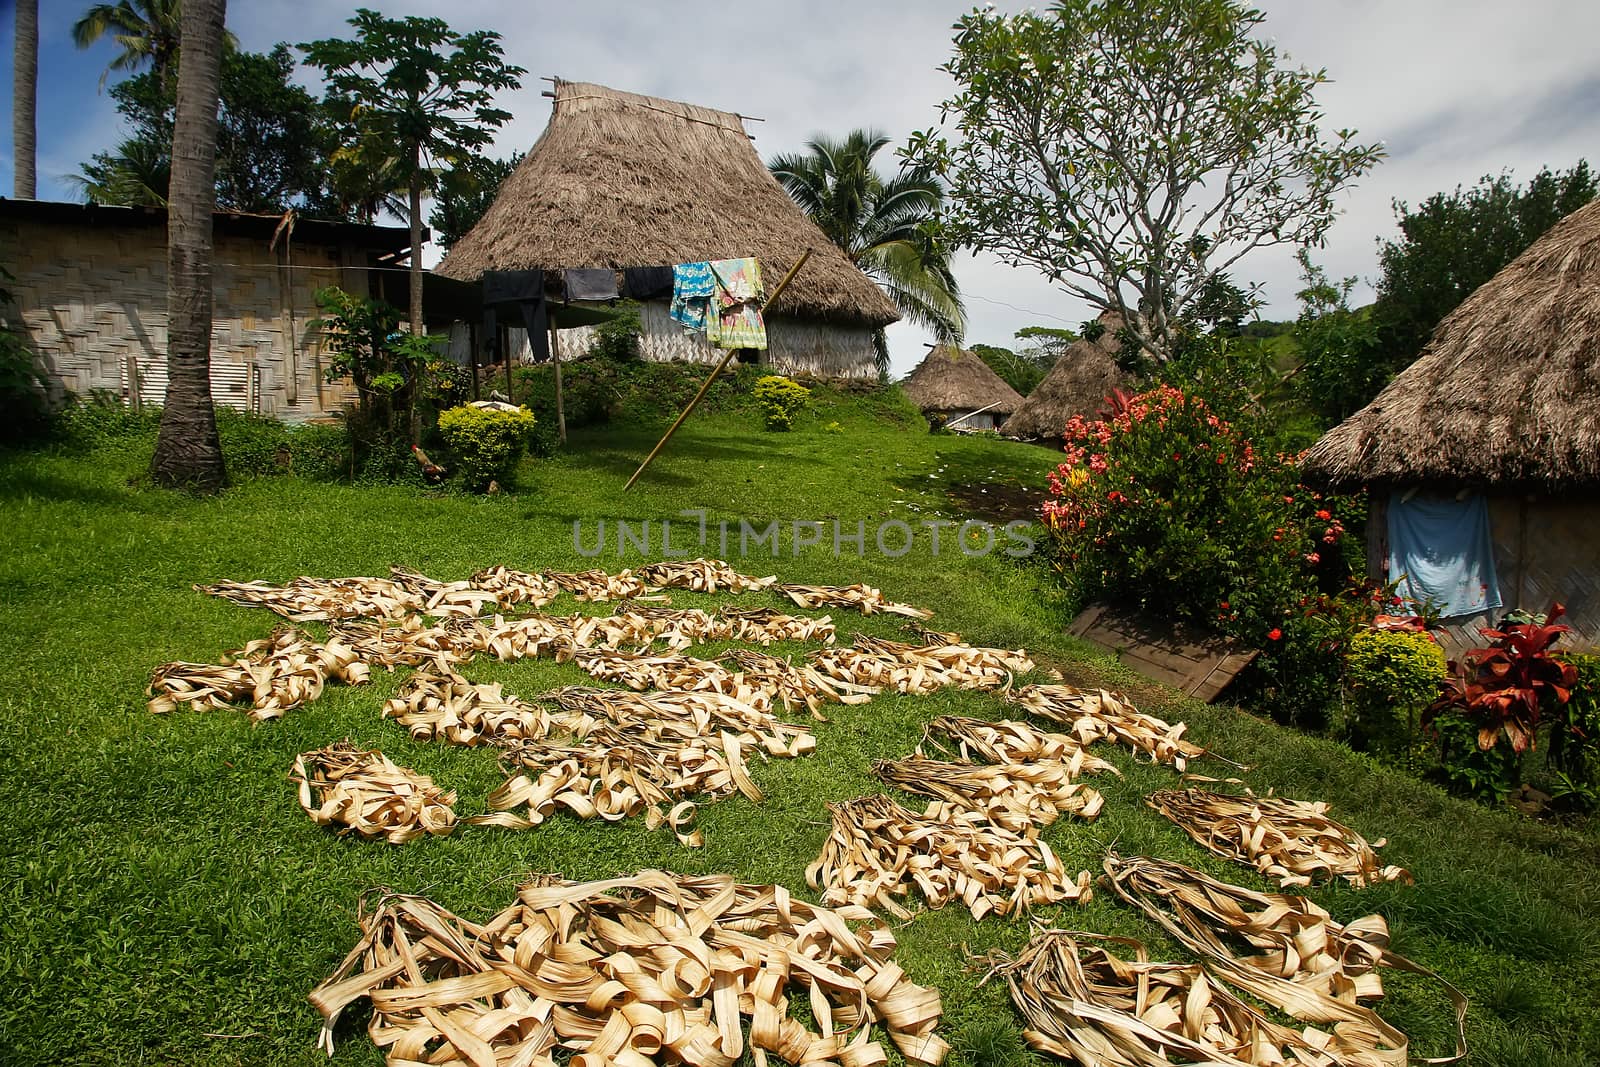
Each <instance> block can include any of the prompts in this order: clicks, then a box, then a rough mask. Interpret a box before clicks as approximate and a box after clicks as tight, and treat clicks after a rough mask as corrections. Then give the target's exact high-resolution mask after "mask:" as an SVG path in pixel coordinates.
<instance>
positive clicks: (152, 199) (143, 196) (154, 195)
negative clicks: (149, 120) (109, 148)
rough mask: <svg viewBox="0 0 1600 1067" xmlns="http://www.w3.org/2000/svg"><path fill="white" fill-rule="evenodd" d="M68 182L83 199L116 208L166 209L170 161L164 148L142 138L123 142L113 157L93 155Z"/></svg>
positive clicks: (107, 154)
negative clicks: (73, 185)
mask: <svg viewBox="0 0 1600 1067" xmlns="http://www.w3.org/2000/svg"><path fill="white" fill-rule="evenodd" d="M80 170H81V173H79V174H75V175H73V176H72V177H71V178H70V179H69V180H70V181H73V182H75V183H77V186H78V188H79V189H80V190H81V191H82V193H83V198H84V199H85V200H88V201H90V202H91V203H95V204H113V205H116V206H118V207H166V206H167V191H168V189H169V188H170V187H171V185H172V157H171V155H169V154H168V152H167V148H166V146H165V145H161V144H156V143H155V142H153V141H147V140H144V139H143V138H135V139H134V140H131V141H123V142H122V144H120V145H118V146H117V150H116V151H115V152H114V153H107V152H96V153H95V156H94V159H93V160H92V161H90V162H88V163H85V164H83V165H82V167H81V168H80Z"/></svg>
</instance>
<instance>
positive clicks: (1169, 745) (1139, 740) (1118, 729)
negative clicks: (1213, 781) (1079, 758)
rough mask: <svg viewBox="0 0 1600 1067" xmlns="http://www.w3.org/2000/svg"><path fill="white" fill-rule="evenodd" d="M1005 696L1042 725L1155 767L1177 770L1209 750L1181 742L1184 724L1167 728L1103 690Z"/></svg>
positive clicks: (1053, 688)
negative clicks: (1121, 749)
mask: <svg viewBox="0 0 1600 1067" xmlns="http://www.w3.org/2000/svg"><path fill="white" fill-rule="evenodd" d="M1001 696H1002V697H1003V698H1004V699H1005V700H1006V701H1008V702H1010V703H1012V704H1015V705H1017V706H1018V707H1021V708H1025V709H1026V710H1028V711H1030V712H1032V713H1033V714H1035V715H1037V716H1039V717H1040V718H1041V719H1048V720H1050V721H1051V722H1055V723H1060V724H1061V725H1063V726H1066V727H1068V728H1069V729H1070V730H1072V732H1073V733H1075V734H1077V735H1078V738H1079V739H1080V740H1081V741H1083V742H1084V743H1085V744H1088V743H1089V742H1092V741H1111V742H1114V743H1117V744H1122V745H1127V746H1129V747H1130V748H1133V749H1135V750H1137V751H1139V752H1143V753H1145V754H1146V755H1148V756H1149V757H1150V759H1151V761H1152V762H1155V763H1170V764H1172V765H1173V766H1174V767H1176V768H1177V769H1178V770H1180V771H1181V770H1183V769H1184V768H1186V767H1187V766H1188V761H1189V760H1191V759H1194V758H1196V757H1198V756H1204V755H1206V754H1207V753H1206V750H1205V749H1203V748H1201V747H1200V746H1199V745H1197V744H1195V743H1193V742H1192V741H1185V740H1184V739H1183V732H1184V730H1186V729H1188V727H1187V726H1186V725H1185V724H1184V723H1181V722H1180V723H1177V724H1176V725H1174V724H1172V723H1167V722H1163V721H1162V720H1160V719H1158V718H1156V717H1155V716H1153V715H1146V714H1145V713H1144V712H1142V711H1140V710H1139V709H1138V708H1135V707H1134V706H1133V704H1131V703H1130V702H1129V701H1128V699H1127V698H1126V697H1124V696H1122V695H1120V694H1118V693H1108V692H1106V691H1105V690H1104V689H1101V690H1098V691H1096V692H1092V693H1091V692H1085V691H1084V690H1082V689H1077V688H1075V687H1073V686H1070V685H1059V684H1058V685H1025V686H1021V687H1019V688H1017V689H1012V690H1008V691H1007V692H1005V693H1002V694H1001Z"/></svg>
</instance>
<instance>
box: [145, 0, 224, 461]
mask: <svg viewBox="0 0 1600 1067" xmlns="http://www.w3.org/2000/svg"><path fill="white" fill-rule="evenodd" d="M225 7H226V0H185V3H184V5H183V14H182V16H181V17H182V19H183V22H182V28H183V30H182V33H183V37H182V41H183V45H182V53H181V58H180V59H179V61H178V112H177V120H176V123H175V125H174V127H173V133H172V186H171V193H170V195H169V196H168V199H167V398H166V406H165V407H164V408H163V409H162V411H161V432H160V435H159V436H158V437H157V439H156V454H155V457H154V458H153V459H152V460H151V462H150V474H151V477H153V478H154V479H155V481H156V482H157V484H160V485H166V486H178V487H183V488H189V489H195V490H199V491H202V492H212V491H214V490H216V489H219V488H221V487H222V484H223V481H224V478H225V474H224V470H223V465H222V445H221V443H220V442H219V441H218V439H217V419H216V410H215V408H213V407H212V402H211V300H212V294H211V284H212V283H211V243H212V242H211V236H212V235H211V226H212V222H211V215H212V210H213V209H214V207H215V205H216V196H217V191H216V155H217V94H218V89H219V84H220V81H221V68H222V34H223V19H224V9H225Z"/></svg>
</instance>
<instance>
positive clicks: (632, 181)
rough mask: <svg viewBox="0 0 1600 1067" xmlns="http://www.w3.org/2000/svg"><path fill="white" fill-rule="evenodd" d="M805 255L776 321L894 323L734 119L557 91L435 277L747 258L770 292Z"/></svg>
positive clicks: (619, 96)
mask: <svg viewBox="0 0 1600 1067" xmlns="http://www.w3.org/2000/svg"><path fill="white" fill-rule="evenodd" d="M807 248H810V249H812V250H813V251H812V254H811V259H810V261H809V262H808V263H807V264H806V266H805V269H804V270H802V271H801V272H800V273H799V274H798V275H797V276H796V277H795V279H794V281H793V283H791V285H790V286H789V288H788V290H787V291H786V292H785V293H784V294H783V296H782V297H780V298H779V300H778V303H777V305H776V306H774V307H773V308H772V312H773V313H774V314H777V315H790V316H794V317H804V318H821V319H829V320H833V321H838V322H843V323H851V324H859V325H863V326H870V327H878V326H885V325H887V324H889V323H891V322H893V321H895V320H896V319H898V318H899V317H900V315H899V312H898V311H897V310H896V309H895V306H894V304H892V303H891V302H890V301H889V298H888V297H886V296H885V295H884V294H883V291H882V290H880V289H879V288H878V287H877V286H876V285H875V284H873V282H872V280H871V279H869V278H868V277H867V276H866V275H865V274H863V273H861V271H860V269H859V268H857V267H856V265H855V264H854V263H852V262H851V261H850V260H849V258H848V257H847V256H845V254H844V253H843V252H841V251H840V250H839V249H838V248H837V247H836V246H835V245H834V244H833V243H832V242H830V241H829V240H828V238H827V237H826V236H825V235H824V234H823V232H822V231H821V230H820V229H818V228H817V226H816V224H815V223H813V222H812V221H811V220H810V219H809V218H807V217H806V215H805V213H804V212H802V211H801V210H800V209H799V208H798V207H797V206H795V203H794V201H792V200H790V199H789V195H788V194H787V193H785V192H784V191H783V188H782V186H780V185H779V184H778V183H777V181H776V180H775V179H774V178H773V177H772V175H771V174H770V173H769V172H768V171H767V167H766V164H764V163H763V162H762V161H761V157H760V156H759V155H758V154H757V153H756V150H755V148H754V147H753V146H752V145H751V143H750V139H749V137H747V136H746V134H745V130H744V126H743V124H742V123H741V121H740V119H739V116H737V115H735V114H732V113H730V112H726V111H715V110H713V109H711V108H706V107H696V106H694V105H692V104H682V103H677V102H676V101H672V100H659V99H656V98H655V97H650V96H640V95H638V94H635V93H624V92H619V91H617V90H615V89H608V88H606V87H605V86H603V85H590V84H587V83H584V82H567V81H558V82H556V87H555V106H554V109H553V110H552V112H551V115H550V123H549V125H548V126H546V127H545V131H544V134H543V135H542V136H541V137H540V138H539V141H538V143H537V144H535V145H534V146H533V149H532V150H531V151H530V152H529V153H528V154H527V156H526V157H525V158H524V159H523V160H522V162H521V163H519V164H518V165H517V169H516V170H515V171H513V172H512V174H511V176H510V177H509V178H507V179H506V181H505V184H504V185H502V186H501V187H500V192H499V195H498V196H496V197H495V200H494V203H493V204H492V205H490V207H489V210H488V211H486V212H484V215H483V218H482V219H481V220H479V222H478V224H477V225H476V226H474V227H473V228H472V230H471V231H470V232H468V233H467V234H466V235H465V236H463V237H462V238H461V239H460V240H459V241H457V242H456V244H455V246H454V247H453V248H451V249H450V253H449V254H448V255H447V256H445V258H444V261H443V262H441V263H440V264H439V267H438V273H440V274H443V275H445V276H447V277H450V278H456V279H460V280H465V281H473V280H476V279H477V278H479V277H481V276H482V275H483V273H484V271H488V270H522V269H529V268H535V267H539V268H544V269H546V270H549V269H557V268H564V267H616V268H620V267H642V266H654V265H657V264H668V263H683V262H687V261H693V260H703V259H725V258H733V257H737V256H756V257H758V258H759V259H760V260H761V267H762V271H763V274H764V276H765V280H766V283H767V285H768V286H769V287H771V286H775V285H776V284H777V283H778V280H779V279H780V278H782V277H783V274H784V272H785V271H787V270H788V269H789V268H790V267H791V266H793V265H794V263H795V261H796V260H798V259H799V258H800V256H801V254H802V253H803V252H804V251H805V250H806V249H807Z"/></svg>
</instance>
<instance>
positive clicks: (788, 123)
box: [0, 0, 1600, 372]
mask: <svg viewBox="0 0 1600 1067" xmlns="http://www.w3.org/2000/svg"><path fill="white" fill-rule="evenodd" d="M367 3H368V4H369V6H374V7H378V8H381V9H382V10H383V11H384V12H385V13H387V14H390V15H402V14H432V15H440V16H442V17H444V18H446V19H448V20H449V21H450V22H451V24H452V25H453V26H454V27H456V28H457V29H461V30H469V29H485V28H487V29H496V30H499V31H500V32H501V33H502V34H503V35H504V36H505V38H506V50H507V53H508V54H509V56H510V57H511V59H512V60H513V61H514V62H516V63H519V64H520V65H522V66H524V67H527V68H528V71H529V74H528V77H527V79H526V84H525V85H524V86H523V88H522V89H521V90H519V91H518V92H516V93H513V94H507V96H506V97H505V98H504V99H503V100H502V101H501V106H503V107H505V108H506V109H507V110H508V111H511V112H512V113H513V114H514V115H515V116H516V118H515V119H514V120H513V122H512V123H510V124H509V125H508V126H507V127H506V128H505V129H504V130H502V131H501V133H500V136H499V139H498V142H497V145H496V151H497V154H505V153H509V152H511V151H514V150H519V149H526V148H527V147H528V146H529V145H531V144H532V143H533V141H534V139H535V138H537V137H538V135H539V132H540V130H542V129H543V127H544V123H545V120H546V118H547V117H548V115H549V110H550V109H549V101H548V100H546V99H545V98H543V97H541V96H540V95H539V94H540V92H541V90H543V89H544V88H546V85H545V83H543V82H541V81H539V80H538V79H539V77H540V76H541V75H560V76H561V77H564V78H570V79H574V80H582V81H597V82H601V83H603V84H606V85H611V86H614V87H616V88H619V89H628V90H633V91H637V92H644V93H650V94H652V95H657V96H665V97H669V98H673V99H679V100H689V101H693V102H695V103H702V104H706V105H708V106H712V107H720V108H725V109H727V110H730V111H738V112H740V113H742V114H746V115H757V116H761V117H762V118H764V119H765V120H766V121H765V122H762V123H757V124H753V125H752V127H751V128H752V130H753V131H754V133H755V135H756V147H757V149H758V150H759V151H760V152H761V153H762V154H763V155H764V156H770V155H773V154H776V153H778V152H783V151H793V150H797V149H799V148H801V147H802V146H803V144H804V142H805V140H806V139H807V137H809V136H810V135H811V134H813V133H816V132H829V133H835V132H841V131H844V130H847V129H850V128H852V127H855V126H876V127H878V128H880V129H883V130H885V131H886V132H888V133H889V134H890V135H891V136H893V137H895V138H897V139H899V138H903V137H904V136H905V135H906V134H907V133H909V132H910V131H911V130H913V129H917V128H921V127H926V126H929V125H932V124H933V123H934V122H935V121H936V120H937V111H936V108H937V105H938V103H939V101H940V100H942V99H944V97H945V96H946V95H947V93H948V90H949V83H948V80H947V79H946V78H945V76H944V75H942V74H940V73H939V72H938V71H937V69H936V68H937V67H938V65H939V64H940V63H941V62H943V61H944V59H945V57H946V56H947V55H948V54H949V50H950V25H951V23H952V22H954V20H955V19H956V18H957V17H958V16H959V15H960V14H961V13H963V12H964V11H966V10H969V9H970V5H969V4H966V3H946V2H942V0H899V2H874V3H862V2H860V0H853V2H845V0H810V2H808V3H806V4H804V5H797V4H795V3H793V2H792V0H791V2H785V3H777V2H769V0H746V2H744V3H741V4H739V5H735V6H733V7H730V6H729V5H727V4H724V3H701V2H695V0H682V2H679V3H675V4H654V3H652V4H643V3H633V4H619V3H614V2H613V3H606V2H601V0H590V2H587V3H584V4H565V3H554V2H550V0H540V2H534V3H530V2H528V0H449V2H448V3H447V2H444V0H409V2H405V3H388V2H383V0H367ZM87 6H88V2H87V0H40V4H39V7H40V12H39V18H40V60H39V79H40V84H39V138H38V139H39V195H40V196H41V197H45V198H53V199H63V200H71V199H76V198H77V192H76V189H75V188H74V187H73V186H72V184H71V183H70V181H69V180H68V176H69V175H71V174H73V173H75V172H76V171H77V169H78V165H79V164H80V163H81V162H83V161H84V160H86V159H88V158H89V156H90V155H91V154H92V153H93V152H95V151H98V150H100V149H103V148H105V147H108V146H110V145H111V144H113V143H115V141H116V140H117V139H118V137H119V129H118V118H117V115H116V112H115V110H114V108H113V106H112V103H111V100H110V98H109V97H107V96H105V95H104V94H101V93H99V92H98V82H99V78H100V75H101V73H102V72H103V71H104V70H105V67H106V64H107V63H108V62H109V60H110V59H111V57H112V55H113V54H114V50H113V48H112V46H110V45H109V44H102V45H100V46H98V47H96V48H94V49H91V50H89V51H82V52H80V51H78V50H77V49H75V48H74V47H73V46H72V41H71V36H70V33H71V24H72V22H73V20H74V19H75V18H77V17H78V16H79V15H80V14H81V13H82V11H83V10H84V9H85V8H86V7H87ZM354 6H355V5H354V4H353V3H352V4H351V5H350V6H349V7H348V8H347V7H346V6H345V5H344V4H343V3H342V2H338V0H231V2H230V4H229V12H228V25H229V27H230V28H231V29H232V30H233V31H234V32H235V33H236V34H237V35H238V36H239V38H240V40H241V42H242V43H243V45H244V47H246V48H249V49H252V50H257V51H261V50H265V49H267V48H269V47H271V45H272V44H273V43H275V42H276V41H279V40H287V41H289V42H290V43H295V42H299V41H305V40H311V39H315V38H317V37H326V36H335V35H339V34H341V33H342V32H343V30H344V28H345V27H344V26H343V20H344V19H345V18H347V17H348V15H349V14H350V12H351V11H352V10H353V9H354ZM1008 6H1011V5H1006V4H1002V5H1001V7H1002V8H1005V7H1008ZM1260 6H1261V7H1262V8H1263V9H1264V10H1265V11H1266V13H1267V24H1266V32H1268V33H1269V34H1270V35H1271V36H1272V37H1273V38H1274V39H1275V41H1276V43H1277V44H1278V45H1279V46H1280V47H1281V48H1283V49H1285V50H1286V51H1287V52H1288V53H1289V54H1290V56H1291V57H1292V58H1293V60H1294V61H1295V62H1297V63H1302V64H1305V65H1307V66H1311V67H1325V68H1327V70H1328V73H1329V75H1330V76H1331V77H1332V78H1333V79H1334V80H1333V83H1332V84H1330V85H1326V86H1324V87H1323V88H1322V90H1321V91H1320V92H1319V95H1318V99H1319V102H1320V103H1321V104H1322V106H1323V109H1324V111H1325V112H1326V115H1327V120H1326V121H1327V124H1328V125H1329V126H1330V127H1344V126H1350V127H1355V128H1356V129H1358V130H1360V132H1361V134H1362V137H1363V139H1365V140H1369V141H1379V140H1381V141H1384V142H1386V144H1387V148H1388V152H1389V159H1388V160H1387V161H1386V162H1385V163H1383V164H1382V165H1381V166H1379V167H1378V168H1377V170H1376V171H1374V172H1373V173H1372V174H1371V175H1370V176H1369V177H1368V178H1367V179H1365V180H1364V181H1363V182H1362V184H1361V185H1360V187H1359V188H1357V189H1355V190H1354V191H1352V192H1350V193H1347V194H1346V195H1345V196H1344V197H1343V198H1342V199H1341V202H1340V210H1341V212H1342V215H1341V217H1340V219H1339V221H1338V222H1337V223H1336V224H1335V226H1334V229H1333V232H1332V234H1331V236H1330V239H1329V242H1328V247H1327V248H1326V249H1325V250H1323V251H1321V252H1320V253H1318V258H1319V259H1320V260H1321V261H1322V262H1323V263H1325V265H1326V266H1327V268H1328V270H1329V271H1330V273H1332V274H1334V275H1335V276H1345V275H1354V276H1356V277H1358V278H1360V279H1362V281H1363V283H1365V282H1367V281H1368V280H1370V279H1371V278H1372V277H1373V276H1374V275H1375V274H1376V271H1377V246H1376V242H1377V240H1378V239H1379V238H1381V237H1386V236H1389V235H1391V234H1392V233H1393V232H1394V227H1393V213H1392V210H1391V207H1390V203H1391V201H1392V200H1396V199H1399V200H1407V201H1413V202H1414V201H1417V200H1420V199H1422V198H1424V197H1426V196H1428V195H1429V194H1431V193H1433V192H1436V191H1439V190H1441V189H1447V188H1451V187H1454V186H1455V185H1457V184H1463V183H1465V184H1470V183H1472V182H1473V181H1475V180H1476V179H1477V178H1479V177H1480V176H1482V175H1484V174H1490V173H1498V172H1500V171H1501V170H1504V169H1510V170H1511V171H1512V172H1513V174H1514V175H1515V176H1516V177H1518V178H1524V177H1527V176H1528V175H1531V174H1532V173H1533V172H1534V171H1536V170H1537V169H1538V168H1539V166H1540V165H1542V164H1546V163H1548V164H1550V165H1551V166H1555V167H1566V166H1568V165H1570V164H1572V163H1573V162H1575V161H1576V160H1578V159H1579V158H1584V157H1587V158H1589V159H1591V160H1592V161H1596V162H1600V64H1596V63H1595V62H1594V58H1593V57H1594V48H1595V42H1596V41H1600V3H1594V2H1592V0H1524V2H1520V3H1517V4H1505V3H1502V2H1498V0H1494V2H1491V0H1315V2H1308V0H1265V2H1262V3H1261V4H1260ZM10 8H11V4H10V2H5V3H3V4H0V10H3V12H4V13H3V15H0V56H4V57H5V59H4V60H3V62H4V63H5V64H6V66H7V68H8V73H9V66H10V56H11V51H12V49H11V27H12V18H11V10H10ZM730 10H736V11H738V12H739V31H738V32H737V33H736V34H733V35H729V36H728V37H727V38H726V39H727V40H729V41H730V42H737V43H730V44H728V45H727V46H726V47H725V48H722V49H716V50H713V51H712V52H709V53H708V52H707V48H708V41H711V40H714V38H713V37H712V36H710V35H708V34H707V33H706V28H707V27H708V26H711V25H713V24H714V22H715V21H716V20H719V19H725V18H726V17H727V13H728V12H729V11H730ZM307 80H308V81H309V80H310V79H309V77H308V78H307ZM6 82H7V83H9V77H8V78H7V79H6ZM9 131H10V123H9V122H8V123H5V124H4V127H3V128H0V137H4V138H5V141H4V144H3V147H0V174H4V176H5V177H4V179H3V184H0V191H4V192H9V190H10V187H11V185H10V178H9V172H10V170H11V146H10V143H9V142H10V134H9ZM1235 273H1236V276H1237V277H1239V278H1240V279H1242V280H1249V281H1255V282H1259V283H1261V284H1262V285H1263V287H1264V290H1263V292H1264V295H1265V297H1266V298H1267V301H1268V305H1267V307H1266V309H1265V311H1264V314H1266V315H1268V316H1269V317H1279V318H1283V317H1291V316H1293V315H1294V313H1295V301H1294V292H1295V289H1296V269H1295V266H1294V263H1293V258H1292V254H1291V253H1290V252H1289V251H1286V250H1277V251H1267V252H1262V253H1258V254H1257V255H1255V256H1253V257H1252V258H1250V259H1247V260H1246V261H1245V262H1244V263H1243V264H1242V265H1241V267H1240V269H1239V270H1238V271H1236V272H1235ZM957 276H958V278H959V280H960V281H961V283H962V286H963V288H964V290H965V291H966V293H967V297H968V307H969V311H970V317H971V327H970V330H969V340H971V341H979V342H986V343H990V344H1008V343H1009V342H1010V339H1011V336H1012V334H1013V333H1014V332H1015V331H1016V330H1017V329H1019V328H1021V327H1023V326H1027V325H1032V324H1044V325H1057V324H1066V325H1073V324H1076V323H1078V322H1080V321H1082V320H1083V319H1084V318H1086V317H1088V314H1087V311H1086V309H1085V308H1084V307H1083V306H1081V305H1080V304H1078V303H1077V302H1076V301H1074V300H1072V299H1070V298H1068V297H1066V296H1065V295H1063V294H1061V293H1060V292H1058V291H1057V290H1055V289H1053V288H1052V287H1051V286H1050V285H1049V284H1048V283H1047V282H1046V281H1044V280H1043V279H1042V278H1040V277H1039V276H1037V275H1035V274H1032V273H1030V272H1027V271H1018V270H1012V269H1009V268H1006V267H1004V266H1002V265H1000V264H998V263H995V262H993V261H992V260H988V259H986V258H984V257H970V256H968V257H963V258H962V260H961V261H960V262H959V263H958V264H957ZM1367 295H1368V291H1367V288H1366V285H1365V284H1363V286H1362V287H1361V288H1360V289H1358V292H1357V299H1358V300H1364V299H1366V298H1367ZM925 340H927V339H926V338H925V337H923V336H922V335H921V332H920V331H918V330H916V329H915V328H914V327H909V326H904V325H900V326H896V327H894V328H893V329H892V331H891V349H892V352H893V355H894V363H895V367H896V370H897V371H899V372H904V371H906V370H909V369H910V368H911V367H912V366H914V365H915V364H916V362H917V361H918V360H919V359H920V358H921V357H922V354H923V351H924V349H923V342H924V341H925Z"/></svg>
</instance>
